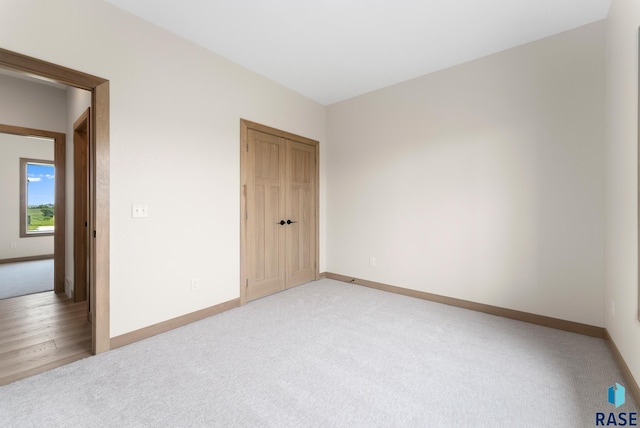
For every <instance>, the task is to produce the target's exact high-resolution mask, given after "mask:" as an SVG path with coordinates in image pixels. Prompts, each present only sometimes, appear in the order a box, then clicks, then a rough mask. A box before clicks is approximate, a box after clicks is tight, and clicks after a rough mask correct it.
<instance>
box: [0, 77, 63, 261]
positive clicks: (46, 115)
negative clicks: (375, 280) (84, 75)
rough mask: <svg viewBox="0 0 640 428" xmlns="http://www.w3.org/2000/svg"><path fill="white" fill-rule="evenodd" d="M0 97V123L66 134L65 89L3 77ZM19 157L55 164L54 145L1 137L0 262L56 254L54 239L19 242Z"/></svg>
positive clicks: (25, 239) (13, 137) (45, 237)
mask: <svg viewBox="0 0 640 428" xmlns="http://www.w3.org/2000/svg"><path fill="white" fill-rule="evenodd" d="M0 94H2V96H0V123H2V124H4V125H11V126H18V127H26V128H34V129H42V130H46V131H54V132H65V130H64V123H65V119H66V112H65V110H64V105H65V91H64V90H63V89H59V88H54V87H52V86H45V85H42V84H38V83H33V82H30V81H26V80H20V79H16V78H14V77H10V76H5V75H2V74H0ZM20 157H27V158H34V159H48V160H53V144H52V143H46V142H42V141H38V140H33V139H28V138H24V137H17V136H12V135H6V134H0V201H2V203H0V207H1V208H0V259H12V258H17V257H28V256H38V255H44V254H53V237H51V236H43V237H37V238H20V230H19V221H20V211H19V210H20V176H19V170H20ZM12 242H14V243H15V244H16V248H11V243H12Z"/></svg>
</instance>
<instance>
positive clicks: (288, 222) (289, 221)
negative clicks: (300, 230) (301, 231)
mask: <svg viewBox="0 0 640 428" xmlns="http://www.w3.org/2000/svg"><path fill="white" fill-rule="evenodd" d="M291 223H297V221H291V220H287V224H291Z"/></svg>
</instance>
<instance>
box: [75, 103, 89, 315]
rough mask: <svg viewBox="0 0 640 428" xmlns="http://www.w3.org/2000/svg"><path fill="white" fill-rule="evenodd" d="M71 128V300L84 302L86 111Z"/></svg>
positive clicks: (87, 163)
mask: <svg viewBox="0 0 640 428" xmlns="http://www.w3.org/2000/svg"><path fill="white" fill-rule="evenodd" d="M73 127H74V130H73V167H74V170H73V175H74V177H73V198H74V199H73V205H74V209H73V214H74V219H73V266H74V269H73V281H74V287H73V296H74V301H76V302H84V301H85V300H87V298H88V295H89V281H88V276H89V271H88V265H89V262H88V258H89V243H88V240H89V234H88V226H89V135H90V133H89V132H90V131H89V109H87V110H86V111H85V112H84V113H83V114H82V115H81V116H80V117H79V118H78V119H77V120H76V122H75V123H74V125H73ZM89 310H90V308H89Z"/></svg>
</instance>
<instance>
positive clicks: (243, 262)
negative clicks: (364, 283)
mask: <svg viewBox="0 0 640 428" xmlns="http://www.w3.org/2000/svg"><path fill="white" fill-rule="evenodd" d="M250 129H253V130H255V131H259V132H264V133H265V134H271V135H275V136H277V137H282V138H285V139H288V140H294V141H298V142H301V143H305V144H309V145H311V146H314V147H315V151H316V165H315V181H316V188H315V199H316V200H315V204H316V210H315V211H316V212H315V219H316V249H315V250H316V251H315V253H316V257H315V260H314V262H315V273H314V280H315V281H317V280H318V279H319V276H320V274H319V268H320V260H319V259H320V143H319V142H318V141H316V140H312V139H310V138H306V137H302V136H300V135H296V134H292V133H290V132H286V131H282V130H280V129H276V128H271V127H270V126H266V125H261V124H259V123H256V122H251V121H249V120H246V119H240V304H241V305H244V304H245V303H247V295H246V287H247V284H248V282H249V277H248V269H247V229H248V225H247V218H248V213H247V183H248V181H249V167H248V166H249V156H248V150H249V140H248V134H249V130H250Z"/></svg>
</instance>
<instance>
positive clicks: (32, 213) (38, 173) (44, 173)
mask: <svg viewBox="0 0 640 428" xmlns="http://www.w3.org/2000/svg"><path fill="white" fill-rule="evenodd" d="M54 231H55V165H54V162H53V161H48V160H37V159H25V158H20V236H21V237H23V238H24V237H31V236H48V235H53V234H54Z"/></svg>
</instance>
